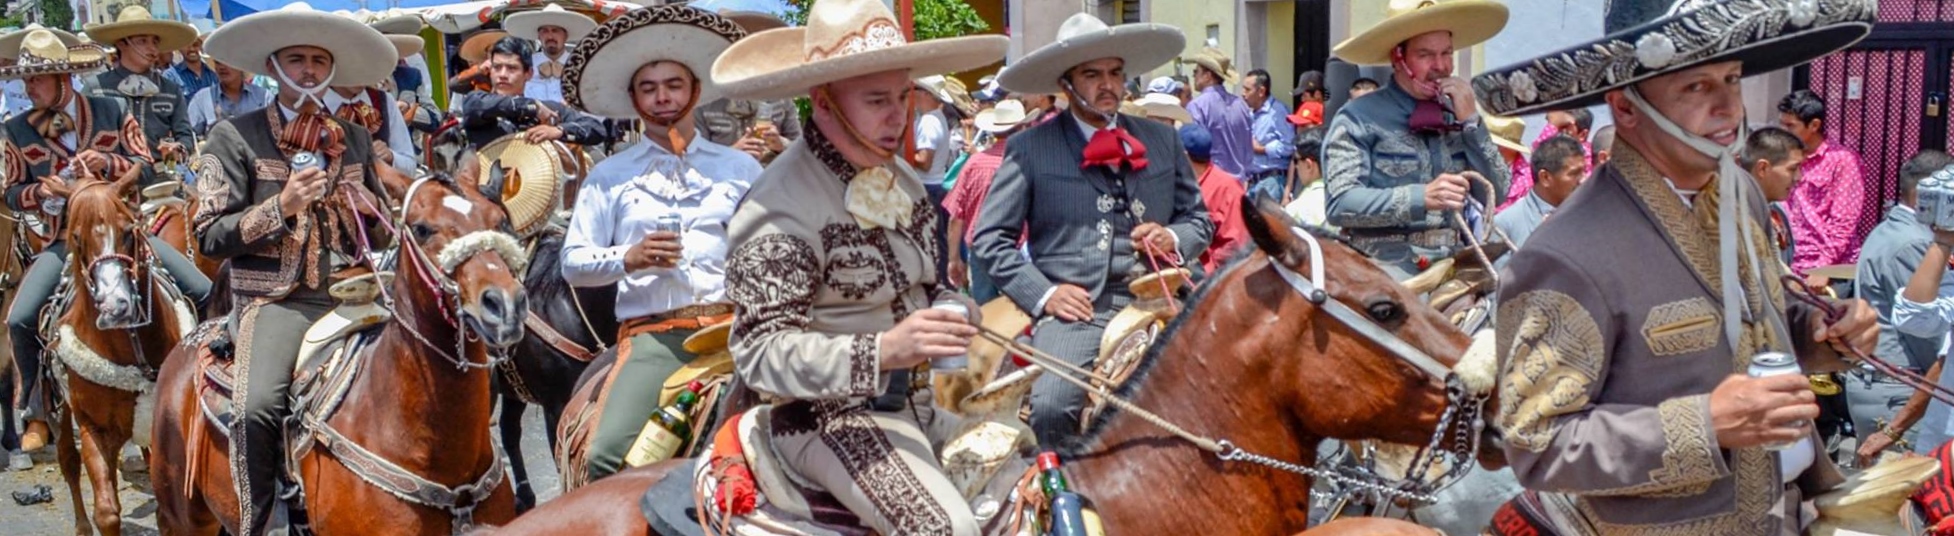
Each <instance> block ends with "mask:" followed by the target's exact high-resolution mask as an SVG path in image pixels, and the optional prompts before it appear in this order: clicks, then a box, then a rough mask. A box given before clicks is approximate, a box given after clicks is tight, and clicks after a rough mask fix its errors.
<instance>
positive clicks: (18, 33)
mask: <svg viewBox="0 0 1954 536" xmlns="http://www.w3.org/2000/svg"><path fill="white" fill-rule="evenodd" d="M33 30H47V31H49V32H53V33H54V36H55V37H58V38H60V39H61V44H63V45H67V46H70V47H75V46H81V44H82V43H83V41H82V40H81V37H79V36H76V35H75V34H72V33H68V32H66V31H63V30H61V29H59V28H48V27H44V26H41V25H40V24H38V23H32V24H28V25H27V27H25V28H21V29H19V30H15V31H12V32H8V33H7V35H4V36H0V58H17V57H19V56H20V42H21V40H23V39H26V38H27V33H28V32H30V31H33Z"/></svg>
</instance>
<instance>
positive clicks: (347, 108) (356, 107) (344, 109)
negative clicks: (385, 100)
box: [333, 102, 384, 136]
mask: <svg viewBox="0 0 1954 536" xmlns="http://www.w3.org/2000/svg"><path fill="white" fill-rule="evenodd" d="M333 115H334V116H337V117H339V118H340V119H344V120H346V122H348V123H352V124H355V125H359V126H360V127H361V128H365V129H366V132H367V133H368V134H373V135H376V136H377V135H379V134H380V128H381V127H382V126H384V125H382V124H381V121H380V110H378V109H375V108H374V107H373V105H372V104H368V103H364V102H349V103H346V104H344V105H341V106H340V107H339V111H338V112H336V113H334V114H333Z"/></svg>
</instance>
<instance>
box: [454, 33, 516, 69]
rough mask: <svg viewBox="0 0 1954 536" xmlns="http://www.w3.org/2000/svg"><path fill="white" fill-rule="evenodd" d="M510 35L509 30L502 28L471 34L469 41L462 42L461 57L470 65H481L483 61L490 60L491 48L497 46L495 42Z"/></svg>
mask: <svg viewBox="0 0 1954 536" xmlns="http://www.w3.org/2000/svg"><path fill="white" fill-rule="evenodd" d="M508 36H509V32H505V31H502V30H489V31H486V32H482V33H478V34H475V35H473V36H469V38H468V40H467V41H462V42H461V59H462V60H465V61H467V62H468V64H469V65H481V64H482V62H484V61H488V57H489V50H491V49H494V48H495V42H496V41H501V40H502V38H504V37H508Z"/></svg>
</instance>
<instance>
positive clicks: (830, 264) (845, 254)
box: [821, 224, 901, 300]
mask: <svg viewBox="0 0 1954 536" xmlns="http://www.w3.org/2000/svg"><path fill="white" fill-rule="evenodd" d="M880 236H882V231H881V230H878V229H863V228H861V227H858V226H854V225H848V224H829V225H827V226H825V227H822V228H821V249H823V250H825V251H827V252H828V259H827V263H826V268H825V269H824V270H823V274H822V279H823V281H825V282H826V284H827V286H828V287H829V288H832V289H834V291H835V292H837V293H840V294H841V295H842V297H845V298H848V299H850V300H861V299H866V298H868V297H869V296H870V295H872V294H874V293H875V292H876V291H879V290H881V289H882V288H883V287H884V286H887V285H889V274H890V273H891V272H894V271H896V270H894V269H893V268H895V266H894V265H893V262H894V261H893V259H891V258H889V256H887V255H879V254H880V253H881V251H879V250H880V249H881V248H880V247H878V246H877V245H876V241H877V238H878V237H880ZM882 240H883V241H885V242H886V240H887V239H886V238H885V239H882ZM871 249H875V250H877V251H875V253H877V254H878V255H870V250H871ZM897 288H901V287H899V286H898V287H897Z"/></svg>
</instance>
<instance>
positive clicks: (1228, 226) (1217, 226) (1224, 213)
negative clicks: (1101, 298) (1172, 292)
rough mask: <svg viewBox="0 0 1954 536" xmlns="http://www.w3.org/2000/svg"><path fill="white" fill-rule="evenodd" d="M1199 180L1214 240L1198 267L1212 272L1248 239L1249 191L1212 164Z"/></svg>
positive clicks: (1240, 181) (1202, 256)
mask: <svg viewBox="0 0 1954 536" xmlns="http://www.w3.org/2000/svg"><path fill="white" fill-rule="evenodd" d="M1200 183H1201V200H1202V201H1204V202H1206V203H1207V204H1208V218H1209V219H1212V220H1214V240H1212V241H1210V242H1209V243H1208V250H1207V251H1203V252H1201V269H1202V270H1204V271H1206V272H1207V273H1208V274H1210V275H1212V274H1214V270H1215V268H1218V267H1220V266H1221V263H1222V261H1226V260H1228V256H1229V255H1232V254H1234V253H1235V248H1237V247H1241V245H1242V244H1245V243H1247V242H1248V226H1247V224H1244V223H1242V197H1244V196H1246V195H1248V191H1247V190H1244V189H1242V180H1241V179H1237V178H1235V176H1234V175H1230V174H1228V172H1226V171H1222V170H1221V168H1219V167H1215V166H1208V170H1207V171H1205V172H1202V173H1201V178H1200ZM959 186H961V185H959Z"/></svg>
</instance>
